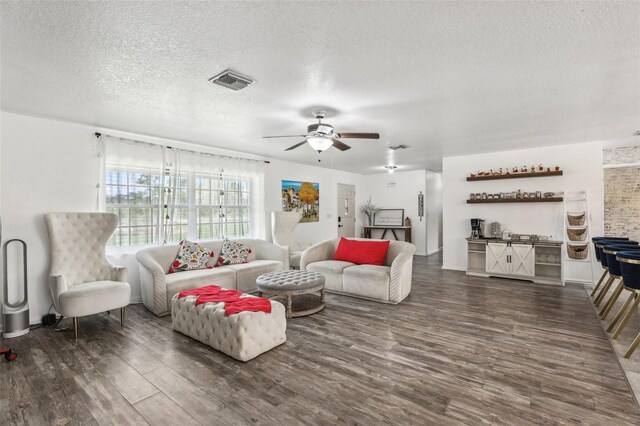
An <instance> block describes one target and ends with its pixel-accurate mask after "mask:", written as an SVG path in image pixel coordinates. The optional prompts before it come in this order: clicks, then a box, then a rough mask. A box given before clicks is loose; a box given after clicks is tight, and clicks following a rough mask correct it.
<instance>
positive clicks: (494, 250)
mask: <svg viewBox="0 0 640 426" xmlns="http://www.w3.org/2000/svg"><path fill="white" fill-rule="evenodd" d="M507 249H508V246H507V243H488V244H487V255H486V259H487V260H486V262H487V273H491V274H500V275H508V274H509V264H508V263H507Z"/></svg>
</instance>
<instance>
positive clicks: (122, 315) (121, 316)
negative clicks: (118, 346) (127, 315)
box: [120, 306, 125, 327]
mask: <svg viewBox="0 0 640 426" xmlns="http://www.w3.org/2000/svg"><path fill="white" fill-rule="evenodd" d="M124 308H125V307H124V306H123V307H122V308H120V327H124Z"/></svg>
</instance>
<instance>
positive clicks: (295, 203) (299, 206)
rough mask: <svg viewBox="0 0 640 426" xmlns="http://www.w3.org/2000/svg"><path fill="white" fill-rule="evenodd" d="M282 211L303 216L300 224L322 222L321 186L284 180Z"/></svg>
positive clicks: (313, 183)
mask: <svg viewBox="0 0 640 426" xmlns="http://www.w3.org/2000/svg"><path fill="white" fill-rule="evenodd" d="M282 210H283V211H285V212H298V213H300V214H302V219H300V223H304V222H318V221H319V220H320V184H319V183H317V182H300V181H297V180H283V181H282Z"/></svg>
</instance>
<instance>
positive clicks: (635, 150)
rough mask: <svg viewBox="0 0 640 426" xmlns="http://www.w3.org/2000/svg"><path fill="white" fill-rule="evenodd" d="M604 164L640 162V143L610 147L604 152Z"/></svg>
mask: <svg viewBox="0 0 640 426" xmlns="http://www.w3.org/2000/svg"><path fill="white" fill-rule="evenodd" d="M602 154H603V160H602V162H603V164H628V163H638V162H640V145H639V146H627V147H623V148H608V149H604V150H603V152H602Z"/></svg>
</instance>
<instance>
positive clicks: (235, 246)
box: [216, 240, 251, 266]
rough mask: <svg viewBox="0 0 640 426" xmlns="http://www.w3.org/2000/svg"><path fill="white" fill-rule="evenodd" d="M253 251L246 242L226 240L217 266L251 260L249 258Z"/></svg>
mask: <svg viewBox="0 0 640 426" xmlns="http://www.w3.org/2000/svg"><path fill="white" fill-rule="evenodd" d="M250 253H251V249H250V248H249V247H247V246H245V245H244V244H240V243H237V242H235V241H230V240H224V242H223V243H222V248H221V249H220V257H218V263H217V264H216V266H222V265H237V264H239V263H247V262H249V261H248V260H247V258H248V257H249V254H250Z"/></svg>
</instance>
